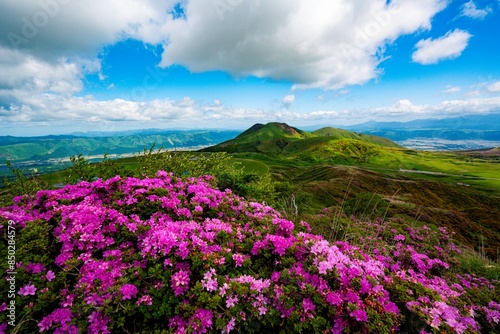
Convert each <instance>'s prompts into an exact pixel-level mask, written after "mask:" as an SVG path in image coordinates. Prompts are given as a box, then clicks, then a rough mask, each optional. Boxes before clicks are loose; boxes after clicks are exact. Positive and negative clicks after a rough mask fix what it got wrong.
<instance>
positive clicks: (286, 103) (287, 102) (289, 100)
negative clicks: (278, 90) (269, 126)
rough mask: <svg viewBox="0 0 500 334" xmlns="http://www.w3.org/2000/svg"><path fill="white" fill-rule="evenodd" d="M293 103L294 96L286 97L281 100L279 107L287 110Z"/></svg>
mask: <svg viewBox="0 0 500 334" xmlns="http://www.w3.org/2000/svg"><path fill="white" fill-rule="evenodd" d="M294 102H295V95H286V96H285V97H283V100H281V107H282V108H285V109H289V108H290V107H291V106H292V104H293V103H294Z"/></svg>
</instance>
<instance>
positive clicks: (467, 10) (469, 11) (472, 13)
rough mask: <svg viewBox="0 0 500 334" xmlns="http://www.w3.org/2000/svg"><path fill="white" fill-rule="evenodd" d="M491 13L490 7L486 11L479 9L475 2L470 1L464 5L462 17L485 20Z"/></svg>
mask: <svg viewBox="0 0 500 334" xmlns="http://www.w3.org/2000/svg"><path fill="white" fill-rule="evenodd" d="M490 12H491V8H490V7H486V8H485V9H478V8H477V7H476V4H475V3H474V1H472V0H471V1H469V2H466V3H464V4H463V6H462V11H461V12H460V16H467V17H471V18H473V19H484V18H485V16H486V15H488V14H489V13H490Z"/></svg>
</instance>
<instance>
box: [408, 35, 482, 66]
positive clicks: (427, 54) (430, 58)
mask: <svg viewBox="0 0 500 334" xmlns="http://www.w3.org/2000/svg"><path fill="white" fill-rule="evenodd" d="M471 37H472V35H471V34H469V33H468V32H467V31H463V30H460V29H455V30H454V31H448V32H447V33H446V35H444V36H442V37H439V38H437V39H431V38H428V39H422V40H420V41H419V42H418V43H417V45H416V47H417V51H415V52H414V53H413V55H412V59H413V61H414V62H416V63H419V64H422V65H429V64H436V63H438V62H439V61H441V60H444V59H453V58H457V57H458V56H460V55H461V54H462V52H463V51H464V50H465V48H466V47H467V44H468V42H469V39H470V38H471Z"/></svg>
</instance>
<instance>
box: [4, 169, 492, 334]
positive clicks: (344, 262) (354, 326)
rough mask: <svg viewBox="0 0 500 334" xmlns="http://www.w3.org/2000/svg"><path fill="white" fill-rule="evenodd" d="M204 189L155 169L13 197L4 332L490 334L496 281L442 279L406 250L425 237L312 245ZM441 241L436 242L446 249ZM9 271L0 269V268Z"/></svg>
mask: <svg viewBox="0 0 500 334" xmlns="http://www.w3.org/2000/svg"><path fill="white" fill-rule="evenodd" d="M214 183H215V181H214V179H213V178H212V177H210V176H201V177H198V178H187V179H185V180H183V179H181V178H178V177H176V176H174V175H173V174H171V173H166V172H163V171H160V172H158V173H157V175H156V176H155V177H150V178H143V179H139V178H131V177H129V178H121V177H119V176H117V177H114V178H112V179H109V180H106V181H103V180H100V179H99V180H96V181H94V182H91V183H89V182H81V183H78V184H76V185H68V186H66V187H65V188H63V189H59V190H45V191H40V192H38V193H37V194H36V195H35V196H23V197H17V198H16V199H15V203H14V205H12V206H9V207H5V208H1V209H0V223H1V227H2V228H1V230H2V232H4V235H5V236H6V237H5V238H4V240H3V247H2V248H1V251H0V256H1V257H2V258H4V259H5V258H6V257H7V247H6V246H7V245H8V244H9V241H10V240H12V238H9V237H8V234H7V233H5V232H6V231H7V230H8V229H9V227H8V226H10V225H14V226H15V228H16V235H15V243H16V250H17V253H16V263H15V268H13V269H15V271H16V272H17V274H16V280H15V291H16V294H15V299H14V300H15V305H16V310H17V314H16V321H15V322H13V323H12V324H13V325H15V327H14V328H12V327H10V328H9V329H12V331H13V332H18V333H35V332H56V333H78V332H89V333H121V332H127V331H128V332H134V333H136V332H137V333H164V332H172V333H173V332H175V333H208V332H210V333H212V332H223V333H227V332H248V333H265V332H271V331H273V332H280V333H290V332H294V333H295V332H304V333H309V332H326V331H328V332H329V331H331V332H333V333H342V332H354V333H367V332H379V333H390V332H396V331H398V330H404V331H406V330H411V331H413V330H428V331H431V330H432V331H433V332H436V333H437V332H452V331H456V332H462V333H463V332H466V331H468V332H479V331H481V330H483V329H484V330H491V331H495V330H498V329H499V327H498V322H499V315H500V313H499V312H500V304H498V302H499V301H498V297H497V296H498V294H495V293H492V292H491V291H496V290H495V289H496V288H498V287H497V285H498V282H491V281H488V280H486V279H482V278H478V277H473V276H464V275H462V276H460V277H458V276H456V275H455V276H453V275H451V276H450V277H448V276H446V275H445V273H447V271H448V270H449V266H448V264H447V263H445V262H444V261H443V260H442V259H444V257H442V255H443V254H444V253H445V252H444V251H441V250H439V249H435V250H434V251H432V252H427V253H424V252H423V251H424V248H421V247H419V246H417V244H418V242H417V241H416V240H418V239H419V238H424V239H425V238H428V239H429V240H430V241H432V240H435V239H433V238H434V235H432V233H430V232H429V231H426V230H425V231H417V232H415V231H413V230H412V231H403V230H402V231H398V230H395V231H392V230H389V231H387V230H386V229H385V228H384V226H385V225H384V223H383V222H378V223H377V224H379V225H380V226H381V227H380V229H381V235H380V238H379V237H374V240H376V241H377V242H378V243H380V248H379V249H373V248H371V251H370V252H368V251H366V250H365V249H364V248H362V247H361V248H360V247H356V246H353V245H352V244H349V243H347V242H335V243H330V242H328V241H327V240H325V239H324V238H323V237H321V236H318V235H314V234H311V233H310V227H309V225H308V224H307V223H305V222H301V223H299V224H297V226H295V225H294V223H292V222H290V221H288V220H286V219H284V218H282V217H281V216H280V214H279V213H278V212H277V211H275V210H274V209H273V208H271V207H269V206H266V205H265V204H261V203H257V202H249V201H246V200H244V199H243V198H241V197H238V196H235V195H233V194H232V193H231V191H229V190H226V191H221V190H218V189H216V188H215V187H214ZM355 223H356V224H358V223H359V224H360V226H364V225H363V223H361V222H355ZM372 229H373V230H375V229H377V226H372ZM367 230H368V229H367ZM428 232H429V233H428ZM445 232H446V231H445V230H443V231H442V233H443V235H445ZM377 233H378V232H377ZM413 238H415V241H411V240H413ZM447 240H449V238H448V237H446V235H445V238H441V239H439V237H438V242H441V243H443V244H449V242H448V241H447ZM432 242H434V241H432ZM395 252H398V253H395ZM13 266H14V264H13ZM7 269H8V264H7V263H6V262H5V261H3V262H2V266H1V267H0V270H2V272H5V271H6V270H7ZM10 286H11V284H10V282H7V281H6V280H2V281H1V283H0V292H1V293H2V298H4V300H3V301H1V300H0V329H1V331H4V330H5V329H6V328H8V326H10V324H8V322H9V318H8V317H7V315H8V310H7V305H8V303H10V300H7V299H5V298H6V296H8V292H9V289H10ZM470 291H475V292H474V294H472V293H470ZM481 291H483V292H485V291H488V296H489V297H488V298H484V296H483V297H481V293H480V292H481ZM472 297H474V298H472Z"/></svg>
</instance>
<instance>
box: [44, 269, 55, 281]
mask: <svg viewBox="0 0 500 334" xmlns="http://www.w3.org/2000/svg"><path fill="white" fill-rule="evenodd" d="M45 278H46V279H47V281H49V282H50V281H52V280H53V279H54V278H56V274H54V272H53V271H52V270H49V271H47V274H45Z"/></svg>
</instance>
